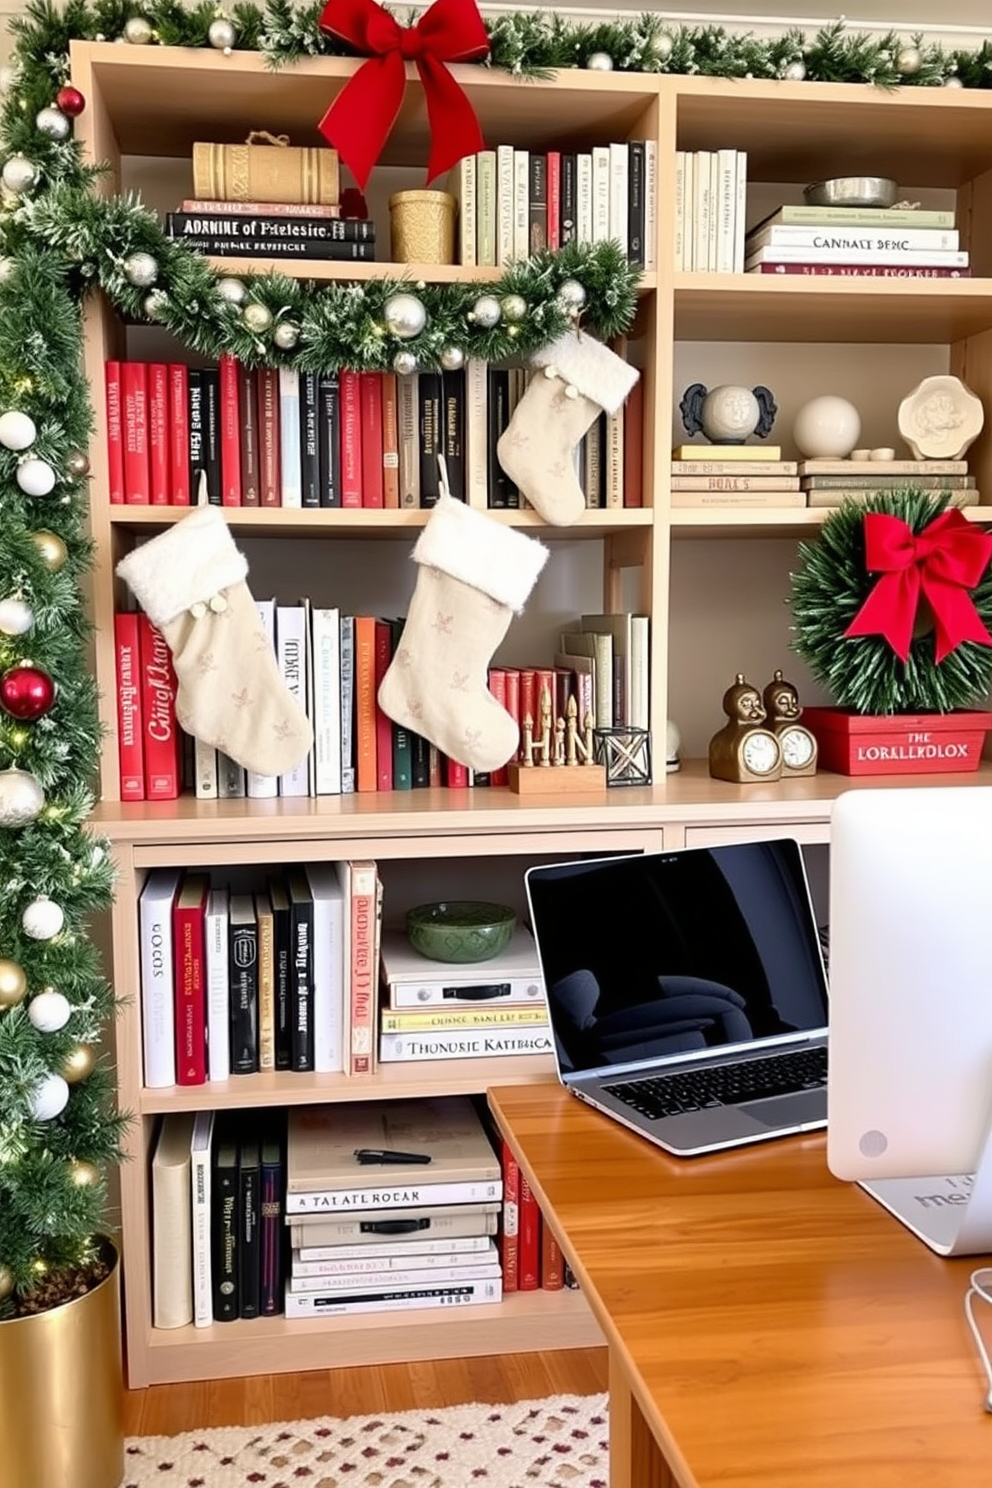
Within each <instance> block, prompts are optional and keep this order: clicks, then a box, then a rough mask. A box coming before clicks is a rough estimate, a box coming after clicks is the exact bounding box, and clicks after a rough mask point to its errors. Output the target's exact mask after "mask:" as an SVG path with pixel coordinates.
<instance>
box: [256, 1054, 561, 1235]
mask: <svg viewBox="0 0 992 1488" xmlns="http://www.w3.org/2000/svg"><path fill="white" fill-rule="evenodd" d="M549 1047H550V1042H549ZM357 1171H358V1172H363V1171H364V1172H365V1173H366V1174H367V1173H368V1172H369V1169H367V1168H366V1169H364V1170H363V1169H361V1168H359V1169H358V1170H357ZM379 1172H380V1174H381V1176H380V1177H379V1179H378V1182H376V1181H375V1180H374V1179H372V1178H371V1177H369V1178H367V1180H366V1184H365V1186H364V1187H362V1188H358V1187H355V1188H321V1189H311V1190H308V1191H306V1192H300V1193H293V1192H292V1191H290V1192H287V1194H286V1213H287V1214H349V1213H350V1212H351V1211H352V1210H354V1209H375V1210H382V1209H403V1208H411V1207H412V1208H424V1207H425V1206H431V1205H435V1204H485V1203H490V1202H492V1201H493V1200H496V1199H500V1198H502V1196H503V1184H502V1180H501V1179H499V1178H479V1179H471V1178H465V1179H455V1180H452V1181H451V1182H450V1183H444V1182H433V1183H428V1182H421V1181H420V1180H417V1181H414V1180H413V1179H407V1180H405V1181H404V1182H400V1183H396V1182H395V1181H394V1182H390V1181H389V1173H388V1169H387V1168H381V1169H380V1170H379Z"/></svg>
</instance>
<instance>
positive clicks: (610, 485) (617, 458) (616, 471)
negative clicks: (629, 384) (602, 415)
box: [603, 403, 624, 508]
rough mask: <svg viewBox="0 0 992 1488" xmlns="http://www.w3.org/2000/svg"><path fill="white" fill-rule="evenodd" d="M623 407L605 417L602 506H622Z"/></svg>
mask: <svg viewBox="0 0 992 1488" xmlns="http://www.w3.org/2000/svg"><path fill="white" fill-rule="evenodd" d="M623 436H624V406H623V404H622V403H621V405H620V407H619V408H618V409H617V411H616V413H609V414H607V416H606V451H605V469H604V482H603V485H604V490H603V505H604V506H608V507H612V508H616V507H621V506H623V461H624V438H623Z"/></svg>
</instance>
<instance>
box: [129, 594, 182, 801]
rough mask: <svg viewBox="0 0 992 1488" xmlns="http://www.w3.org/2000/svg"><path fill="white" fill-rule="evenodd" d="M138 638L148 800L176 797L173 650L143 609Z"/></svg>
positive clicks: (177, 770)
mask: <svg viewBox="0 0 992 1488" xmlns="http://www.w3.org/2000/svg"><path fill="white" fill-rule="evenodd" d="M138 638H139V645H138V650H139V656H140V659H141V716H142V724H143V731H142V748H143V753H144V758H145V800H146V801H174V800H175V799H176V797H177V796H178V795H179V793H180V787H181V778H182V775H181V770H180V764H181V760H182V750H181V747H180V742H179V725H178V724H177V722H176V673H175V669H174V668H173V665H172V654H171V652H170V651H169V648H168V646H167V645H166V641H165V637H164V636H163V634H162V632H161V631H160V630H159V629H158V627H157V626H155V625H153V624H152V622H151V621H150V620H149V618H148V616H147V615H146V614H145V613H144V611H141V613H140V614H139V615H138Z"/></svg>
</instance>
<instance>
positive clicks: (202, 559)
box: [117, 506, 248, 625]
mask: <svg viewBox="0 0 992 1488" xmlns="http://www.w3.org/2000/svg"><path fill="white" fill-rule="evenodd" d="M117 572H118V573H119V574H120V576H121V578H122V579H124V581H125V582H126V583H127V585H128V587H129V588H130V589H131V591H132V593H133V594H134V595H135V596H136V598H137V599H138V600H139V601H140V603H141V607H142V609H143V610H144V611H145V614H146V615H147V616H148V618H149V619H150V620H151V621H152V622H153V623H154V624H155V625H167V624H168V623H169V621H170V620H174V619H175V618H176V616H177V615H181V614H182V613H183V611H184V610H188V609H189V607H190V605H194V604H197V603H198V602H202V601H204V600H209V599H211V598H212V596H213V595H215V594H219V593H220V591H221V590H222V589H230V588H231V586H232V585H233V584H238V583H240V582H241V581H242V580H243V579H244V578H245V576H246V575H247V573H248V560H247V559H246V558H245V556H244V554H242V553H239V552H238V550H237V548H236V547H235V546H234V541H233V539H232V537H231V533H230V530H229V529H228V525H227V522H226V521H225V520H224V518H223V517H222V516H221V514H220V512H219V511H218V509H217V507H215V506H198V507H197V508H196V509H195V511H192V512H190V514H189V516H188V517H184V518H183V520H182V521H181V522H177V523H176V525H175V527H170V528H169V529H168V531H166V532H163V533H161V534H160V535H159V536H158V537H154V538H152V540H151V542H148V543H145V544H144V545H143V546H142V547H140V548H135V550H134V552H133V553H129V554H128V555H127V557H126V558H122V559H121V561H120V563H118V565H117Z"/></svg>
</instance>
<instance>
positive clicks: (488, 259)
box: [475, 150, 497, 268]
mask: <svg viewBox="0 0 992 1488" xmlns="http://www.w3.org/2000/svg"><path fill="white" fill-rule="evenodd" d="M496 197H497V186H496V151H495V150H480V151H479V153H478V155H477V156H476V164H475V257H476V262H477V263H478V264H481V265H483V266H484V267H486V268H495V266H496Z"/></svg>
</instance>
